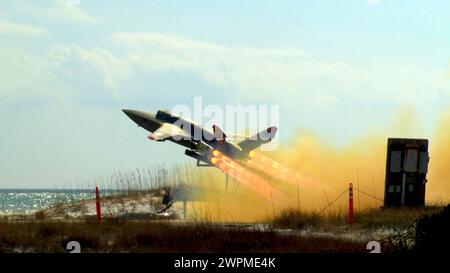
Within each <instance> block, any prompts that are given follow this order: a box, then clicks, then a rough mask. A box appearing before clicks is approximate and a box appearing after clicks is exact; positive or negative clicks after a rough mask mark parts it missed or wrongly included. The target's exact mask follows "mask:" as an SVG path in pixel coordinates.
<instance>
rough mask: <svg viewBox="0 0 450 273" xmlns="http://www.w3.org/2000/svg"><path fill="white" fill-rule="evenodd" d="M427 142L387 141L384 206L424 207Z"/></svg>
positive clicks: (425, 140)
mask: <svg viewBox="0 0 450 273" xmlns="http://www.w3.org/2000/svg"><path fill="white" fill-rule="evenodd" d="M429 159H430V157H429V154H428V139H407V138H389V139H388V143H387V160H386V186H385V192H384V206H385V207H398V206H425V188H426V183H427V172H428V162H429Z"/></svg>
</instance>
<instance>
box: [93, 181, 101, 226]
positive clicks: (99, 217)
mask: <svg viewBox="0 0 450 273" xmlns="http://www.w3.org/2000/svg"><path fill="white" fill-rule="evenodd" d="M95 206H96V207H97V221H98V223H99V224H100V223H101V222H102V206H101V204H100V191H99V190H98V186H95Z"/></svg>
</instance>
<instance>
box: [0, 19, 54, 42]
mask: <svg viewBox="0 0 450 273" xmlns="http://www.w3.org/2000/svg"><path fill="white" fill-rule="evenodd" d="M0 35H7V36H12V37H25V38H37V37H43V36H48V35H50V32H49V31H48V30H47V29H45V28H40V27H35V26H31V25H25V24H19V23H15V22H12V21H9V20H0Z"/></svg>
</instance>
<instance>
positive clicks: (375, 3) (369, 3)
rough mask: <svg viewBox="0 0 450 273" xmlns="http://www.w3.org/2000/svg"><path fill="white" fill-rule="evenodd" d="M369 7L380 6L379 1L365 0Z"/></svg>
mask: <svg viewBox="0 0 450 273" xmlns="http://www.w3.org/2000/svg"><path fill="white" fill-rule="evenodd" d="M366 2H367V4H368V5H369V6H379V5H381V0H367V1H366Z"/></svg>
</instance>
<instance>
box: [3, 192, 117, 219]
mask: <svg viewBox="0 0 450 273" xmlns="http://www.w3.org/2000/svg"><path fill="white" fill-rule="evenodd" d="M110 193H111V192H108V191H106V192H105V191H102V196H105V195H108V194H110ZM93 198H95V191H93V190H92V191H91V190H60V189H0V214H5V213H32V212H35V211H38V210H41V209H45V208H49V207H51V206H54V205H56V204H58V203H68V202H74V201H79V200H82V199H93Z"/></svg>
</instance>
